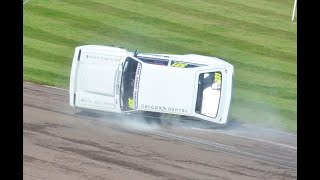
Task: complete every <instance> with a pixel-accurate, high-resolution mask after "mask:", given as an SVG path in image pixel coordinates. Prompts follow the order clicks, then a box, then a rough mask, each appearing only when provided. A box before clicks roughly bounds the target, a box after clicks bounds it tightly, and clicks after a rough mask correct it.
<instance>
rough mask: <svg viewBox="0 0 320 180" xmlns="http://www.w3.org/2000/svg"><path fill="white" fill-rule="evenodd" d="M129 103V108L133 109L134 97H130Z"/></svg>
mask: <svg viewBox="0 0 320 180" xmlns="http://www.w3.org/2000/svg"><path fill="white" fill-rule="evenodd" d="M128 104H129V108H131V109H133V104H134V103H133V99H132V98H129V99H128Z"/></svg>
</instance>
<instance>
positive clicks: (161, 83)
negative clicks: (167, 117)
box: [137, 64, 196, 115]
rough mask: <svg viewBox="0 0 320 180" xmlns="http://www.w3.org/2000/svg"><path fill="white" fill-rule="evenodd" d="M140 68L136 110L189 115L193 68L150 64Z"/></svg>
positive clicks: (193, 82) (191, 103) (193, 76)
mask: <svg viewBox="0 0 320 180" xmlns="http://www.w3.org/2000/svg"><path fill="white" fill-rule="evenodd" d="M142 68H143V70H142V73H141V78H140V87H139V100H138V104H139V105H138V109H137V110H148V111H155V112H163V113H173V114H181V115H191V112H192V105H193V100H194V91H195V78H196V77H195V73H194V70H191V69H184V68H175V67H167V66H157V65H152V64H144V66H143V67H142ZM154 72H157V73H154Z"/></svg>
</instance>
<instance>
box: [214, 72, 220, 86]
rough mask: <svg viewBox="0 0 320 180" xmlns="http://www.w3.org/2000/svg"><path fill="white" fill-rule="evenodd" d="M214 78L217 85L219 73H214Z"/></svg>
mask: <svg viewBox="0 0 320 180" xmlns="http://www.w3.org/2000/svg"><path fill="white" fill-rule="evenodd" d="M214 80H215V82H216V83H218V84H219V85H220V84H221V73H218V72H216V73H214Z"/></svg>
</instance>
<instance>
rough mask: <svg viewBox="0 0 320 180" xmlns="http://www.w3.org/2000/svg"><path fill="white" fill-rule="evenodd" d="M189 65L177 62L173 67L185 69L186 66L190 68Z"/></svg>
mask: <svg viewBox="0 0 320 180" xmlns="http://www.w3.org/2000/svg"><path fill="white" fill-rule="evenodd" d="M188 65H189V64H188V63H186V62H179V61H176V62H174V63H173V64H171V67H179V68H185V67H186V66H188Z"/></svg>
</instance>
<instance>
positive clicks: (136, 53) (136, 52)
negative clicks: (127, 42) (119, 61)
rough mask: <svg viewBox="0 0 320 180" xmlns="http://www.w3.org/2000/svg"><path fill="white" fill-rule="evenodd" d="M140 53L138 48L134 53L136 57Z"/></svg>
mask: <svg viewBox="0 0 320 180" xmlns="http://www.w3.org/2000/svg"><path fill="white" fill-rule="evenodd" d="M138 54H139V53H138V48H137V49H136V50H135V51H134V53H133V56H134V57H137V55H138Z"/></svg>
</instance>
